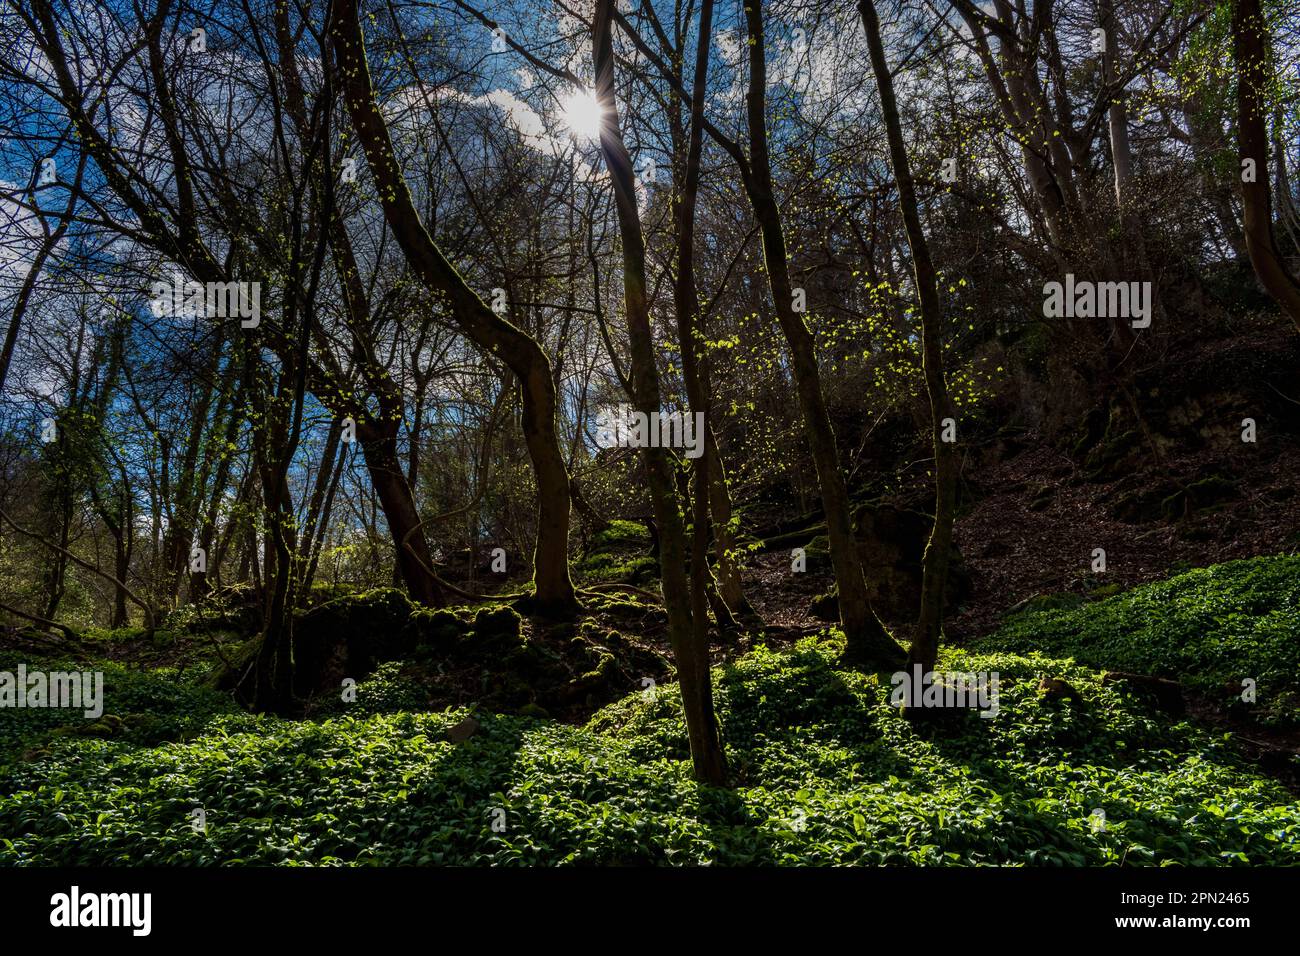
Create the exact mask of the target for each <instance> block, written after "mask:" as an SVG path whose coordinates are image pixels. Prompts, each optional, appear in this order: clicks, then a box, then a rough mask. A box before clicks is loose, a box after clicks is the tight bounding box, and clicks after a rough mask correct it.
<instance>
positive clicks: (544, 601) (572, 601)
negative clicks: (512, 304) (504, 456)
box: [331, 0, 577, 616]
mask: <svg viewBox="0 0 1300 956" xmlns="http://www.w3.org/2000/svg"><path fill="white" fill-rule="evenodd" d="M331 34H332V36H333V39H334V47H335V50H336V53H337V69H338V71H339V75H340V77H341V80H342V84H343V90H344V99H345V101H346V103H347V108H348V113H349V115H350V116H351V117H352V124H353V127H354V128H355V130H356V133H357V136H358V138H359V139H360V141H361V144H362V147H363V149H364V151H365V154H366V162H367V164H368V165H369V167H370V171H371V174H372V175H373V176H374V177H375V183H376V188H377V192H378V195H379V197H380V203H381V205H382V207H383V210H384V217H385V219H386V220H387V222H388V227H389V228H390V229H391V230H392V232H393V236H394V238H395V239H396V240H397V243H398V245H399V246H400V247H401V249H402V252H403V253H404V255H405V256H406V260H407V262H408V263H410V265H411V267H412V269H413V270H414V271H415V272H416V274H417V275H419V277H420V279H421V281H422V282H423V283H424V284H425V286H426V287H427V288H428V289H430V290H431V291H434V292H437V293H439V294H441V295H442V296H444V297H445V298H446V300H447V302H448V304H449V305H450V307H451V313H452V316H453V317H454V318H455V320H456V322H457V324H458V325H459V326H460V328H461V330H462V331H463V332H464V333H465V334H466V335H467V336H468V337H469V338H470V339H471V340H472V341H473V342H474V343H475V344H476V345H478V346H479V348H481V349H483V350H484V351H487V352H490V353H492V354H494V355H496V356H497V357H498V358H500V359H501V361H503V362H504V363H505V364H506V365H507V366H508V367H509V368H510V370H511V371H512V372H513V373H514V374H515V376H516V377H517V378H518V379H519V382H520V385H521V390H522V395H523V432H524V442H525V444H526V445H527V447H528V453H529V456H530V457H531V459H532V464H533V473H534V476H535V477H536V480H537V544H536V549H535V551H534V555H533V581H534V585H535V587H536V602H535V607H536V609H537V610H538V611H540V612H542V613H547V614H555V615H557V616H563V615H566V614H570V613H572V612H573V611H574V610H575V609H576V608H577V598H576V596H575V595H574V591H573V581H572V579H571V578H570V577H569V562H568V547H569V508H570V504H569V475H568V470H567V469H566V467H565V464H564V456H563V454H562V452H561V450H560V444H559V439H558V437H557V435H556V430H555V415H556V396H555V388H554V383H553V381H552V378H551V369H550V363H549V361H548V360H547V358H546V354H545V353H544V352H543V351H542V349H541V346H540V345H538V343H537V342H536V340H534V339H533V337H532V336H530V335H528V334H527V333H526V332H524V331H523V330H522V329H519V328H518V327H516V326H515V325H512V324H511V323H510V322H508V321H506V320H505V319H503V318H502V317H501V316H499V315H497V314H496V313H495V312H493V311H492V310H491V309H489V308H488V307H487V305H486V303H484V302H483V300H482V299H480V298H479V297H478V295H477V294H476V293H475V292H474V291H473V290H472V289H471V288H470V287H469V286H468V285H466V283H465V280H464V279H463V278H462V277H461V275H460V273H458V272H457V271H456V269H455V267H453V266H452V264H451V263H450V262H448V261H447V259H446V258H445V257H444V256H443V254H442V250H441V249H439V248H438V246H437V244H436V243H435V242H434V241H433V238H432V237H431V236H430V235H429V233H428V232H427V231H426V230H425V228H424V224H423V222H422V221H421V219H420V215H419V212H418V211H417V210H416V208H415V203H414V200H413V199H412V198H411V193H410V190H409V189H408V188H407V186H406V181H405V180H404V179H403V178H402V172H401V169H400V168H399V167H398V165H397V156H396V153H395V152H394V151H393V144H392V140H391V138H390V137H389V134H388V128H387V126H386V125H385V123H384V118H383V115H382V114H381V113H380V110H379V107H378V105H377V104H376V102H375V92H374V87H373V85H372V82H371V79H370V69H369V66H368V64H367V62H366V54H365V40H364V36H363V34H362V29H361V20H360V16H359V13H358V10H357V3H356V0H337V2H336V4H335V16H334V18H333V20H332V21H331Z"/></svg>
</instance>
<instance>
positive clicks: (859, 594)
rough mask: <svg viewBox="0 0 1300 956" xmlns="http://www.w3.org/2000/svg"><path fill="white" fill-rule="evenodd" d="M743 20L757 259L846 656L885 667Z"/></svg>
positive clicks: (752, 21) (888, 660)
mask: <svg viewBox="0 0 1300 956" xmlns="http://www.w3.org/2000/svg"><path fill="white" fill-rule="evenodd" d="M745 19H746V21H747V23H748V30H749V92H748V94H747V97H746V98H747V105H748V113H749V142H750V151H749V152H750V164H751V166H750V171H749V173H748V175H745V174H744V172H743V170H742V176H743V178H744V180H745V187H746V191H747V192H748V194H749V198H750V202H751V203H752V204H753V207H754V215H755V217H756V218H757V219H758V223H759V226H760V228H761V230H762V234H763V258H764V263H765V265H766V268H767V277H768V284H769V286H770V287H771V290H772V298H773V304H774V305H775V307H776V315H777V320H778V322H779V323H780V325H781V331H782V332H783V333H784V336H785V340H786V343H787V344H788V346H789V349H790V359H791V363H790V364H791V369H792V371H793V373H794V379H795V390H796V392H797V394H798V399H799V408H800V410H801V411H802V413H803V419H804V423H805V425H806V426H807V429H808V444H809V446H810V447H811V449H812V456H813V464H814V466H815V467H816V469H817V483H818V485H819V487H820V490H821V497H822V509H823V510H824V511H825V513H826V534H827V538H828V539H829V544H830V552H831V564H832V566H833V567H834V569H835V583H836V586H837V587H838V589H839V605H840V624H841V626H842V627H843V629H844V638H845V643H846V647H845V659H846V661H847V662H850V663H852V664H854V665H857V666H861V667H867V668H880V669H882V670H891V669H893V668H895V667H897V666H898V665H899V664H901V663H902V661H903V658H904V652H903V649H902V648H901V647H900V646H899V645H898V644H897V642H895V641H894V639H893V638H892V637H890V636H889V634H888V633H887V632H886V631H885V629H884V627H883V626H882V625H881V623H880V621H879V619H877V617H876V614H875V611H873V610H872V608H871V602H870V600H869V598H868V594H867V585H866V581H865V580H864V578H863V574H862V558H861V556H860V555H859V554H858V544H857V540H856V538H855V537H854V534H853V518H852V515H851V514H850V507H849V493H848V488H847V487H846V486H845V483H844V476H843V475H842V474H841V473H840V464H839V454H838V452H837V451H836V447H835V432H834V430H833V429H832V428H831V420H830V415H829V414H828V413H827V410H826V400H825V398H824V397H823V395H822V387H821V372H820V370H819V368H818V366H817V356H816V352H815V348H814V343H813V336H812V333H811V332H810V331H809V330H808V327H807V325H805V324H804V320H803V316H802V315H800V314H799V313H797V312H795V310H794V298H793V296H794V290H793V286H792V285H791V282H790V265H789V262H788V260H787V257H786V246H785V234H784V232H783V230H782V226H781V215H780V212H779V210H778V208H777V204H776V197H775V194H774V192H773V187H772V169H771V164H770V160H769V157H768V147H767V125H766V116H765V112H766V101H767V97H766V88H767V61H766V54H765V53H764V46H763V45H764V35H763V11H762V8H761V0H747V4H746V6H745Z"/></svg>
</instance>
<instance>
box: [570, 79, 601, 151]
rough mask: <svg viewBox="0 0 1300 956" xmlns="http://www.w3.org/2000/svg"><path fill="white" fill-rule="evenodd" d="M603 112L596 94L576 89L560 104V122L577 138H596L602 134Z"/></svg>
mask: <svg viewBox="0 0 1300 956" xmlns="http://www.w3.org/2000/svg"><path fill="white" fill-rule="evenodd" d="M602 112H603V111H602V110H601V108H600V103H598V102H597V101H596V94H594V93H592V92H591V91H590V90H575V91H574V92H573V93H571V94H569V96H568V97H567V98H566V99H565V100H564V102H563V103H561V104H560V122H562V123H563V124H564V125H565V126H566V127H567V128H568V130H569V132H570V133H572V134H573V136H574V137H576V138H577V139H596V138H597V137H598V136H600V119H601V114H602Z"/></svg>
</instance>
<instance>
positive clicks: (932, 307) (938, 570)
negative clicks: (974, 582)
mask: <svg viewBox="0 0 1300 956" xmlns="http://www.w3.org/2000/svg"><path fill="white" fill-rule="evenodd" d="M858 10H859V12H860V13H861V14H862V25H863V29H864V30H865V32H866V35H867V49H868V51H869V52H870V54H871V67H872V70H873V71H874V72H875V74H876V88H877V89H878V90H879V92H880V106H881V112H882V113H883V114H884V119H885V135H886V138H887V139H888V141H889V158H890V164H891V165H892V166H893V169H894V180H895V182H897V184H898V202H899V206H900V207H901V209H902V213H903V224H904V226H905V227H906V229H907V244H908V246H909V247H910V248H911V251H912V268H913V274H914V277H915V281H916V289H917V294H918V295H919V297H920V300H921V352H922V365H923V370H924V373H925V386H926V391H927V392H928V393H929V398H930V427H931V434H932V435H933V439H934V460H935V468H934V484H935V495H934V525H933V527H932V528H931V531H930V540H929V541H928V542H927V543H926V546H925V556H924V558H923V559H922V561H923V563H922V571H921V613H920V617H919V621H918V623H917V628H916V638H915V639H914V640H913V641H912V647H911V651H910V653H909V654H908V667H909V669H911V668H912V667H914V666H916V665H920V667H921V669H922V672H930V671H933V670H934V665H935V659H936V658H937V657H938V653H939V635H940V631H941V630H942V628H943V594H944V589H945V586H946V584H947V581H948V561H949V556H950V555H951V553H952V525H953V516H954V512H955V510H956V502H957V459H956V454H955V450H956V446H955V443H953V442H946V441H944V440H943V437H942V436H943V420H944V419H945V418H950V417H951V418H953V419H954V422H955V416H954V415H953V411H952V402H951V401H950V399H949V397H948V388H947V384H946V383H945V381H944V375H943V342H942V334H943V332H942V329H943V310H942V309H941V307H940V305H939V286H938V277H937V275H936V273H935V269H934V263H933V261H932V260H931V259H930V246H929V243H928V242H927V241H926V238H925V231H924V230H923V229H922V228H921V214H920V206H919V204H918V203H917V200H916V187H915V184H914V183H913V180H912V168H911V164H910V163H909V162H908V158H907V148H906V145H905V143H904V141H903V126H902V123H901V122H900V121H899V118H898V102H897V100H896V99H895V97H894V80H893V77H892V75H891V74H890V72H889V63H888V61H887V60H886V59H885V48H884V44H883V43H882V42H881V39H880V21H879V20H878V18H877V17H876V10H875V6H874V5H873V2H872V0H860V2H859V3H858Z"/></svg>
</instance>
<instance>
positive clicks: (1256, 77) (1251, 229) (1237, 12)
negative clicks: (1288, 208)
mask: <svg viewBox="0 0 1300 956" xmlns="http://www.w3.org/2000/svg"><path fill="white" fill-rule="evenodd" d="M1232 51H1233V55H1234V57H1235V58H1236V61H1237V149H1238V153H1239V154H1240V157H1241V160H1242V161H1243V162H1244V161H1245V160H1248V159H1249V160H1253V161H1254V165H1255V175H1254V181H1253V182H1243V183H1242V184H1241V202H1242V208H1243V216H1242V219H1243V220H1244V225H1245V233H1246V252H1247V254H1248V255H1249V256H1250V263H1251V265H1252V266H1254V267H1255V275H1257V276H1258V277H1259V281H1260V284H1261V285H1263V287H1264V289H1265V291H1267V292H1268V294H1269V295H1271V296H1272V297H1273V298H1274V299H1276V300H1277V303H1278V305H1280V306H1281V307H1282V310H1283V311H1284V312H1285V313H1286V314H1287V315H1288V316H1290V318H1291V321H1292V322H1294V323H1295V325H1296V328H1297V329H1300V282H1297V281H1296V277H1295V276H1293V275H1291V272H1290V270H1289V269H1288V268H1287V266H1286V262H1285V261H1284V260H1283V258H1282V253H1281V250H1280V249H1279V248H1278V244H1277V236H1276V235H1275V234H1274V232H1273V201H1272V197H1271V195H1270V189H1269V182H1268V124H1267V121H1266V119H1265V116H1266V114H1265V103H1266V88H1267V87H1268V85H1269V83H1270V82H1271V81H1272V69H1271V58H1270V40H1269V36H1268V25H1267V24H1266V23H1265V22H1264V15H1263V13H1262V12H1261V10H1260V3H1259V0H1236V4H1235V6H1234V8H1233V11H1232Z"/></svg>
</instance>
